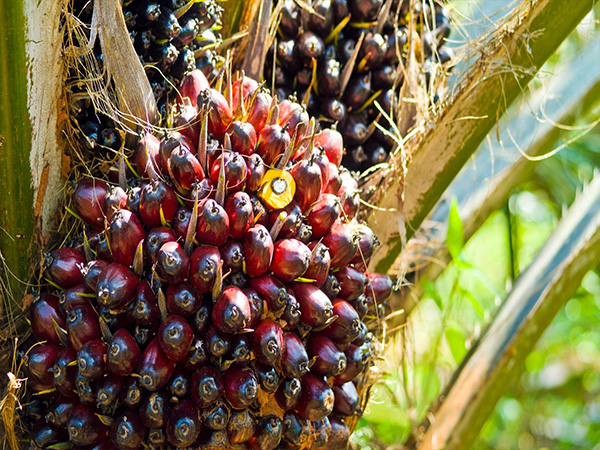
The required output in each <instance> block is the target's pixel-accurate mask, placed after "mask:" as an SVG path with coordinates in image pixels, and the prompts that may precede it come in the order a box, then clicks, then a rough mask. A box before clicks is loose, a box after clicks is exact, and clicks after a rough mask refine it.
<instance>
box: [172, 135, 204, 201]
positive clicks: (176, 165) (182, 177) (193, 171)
mask: <svg viewBox="0 0 600 450" xmlns="http://www.w3.org/2000/svg"><path fill="white" fill-rule="evenodd" d="M167 166H168V173H169V174H170V176H171V180H172V181H173V184H174V185H175V187H176V188H177V190H178V191H179V193H180V194H186V193H188V192H190V191H191V190H192V187H193V185H194V183H197V182H199V181H201V180H202V179H203V178H204V171H203V170H202V166H201V165H200V161H198V158H196V157H195V156H194V154H193V153H192V152H191V151H189V150H188V149H186V148H185V147H184V146H182V145H180V146H179V147H178V148H176V149H175V150H173V151H172V152H171V156H170V157H169V159H168V160H167Z"/></svg>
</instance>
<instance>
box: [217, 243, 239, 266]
mask: <svg viewBox="0 0 600 450" xmlns="http://www.w3.org/2000/svg"><path fill="white" fill-rule="evenodd" d="M219 253H221V258H223V272H227V271H229V270H231V271H232V272H233V273H236V272H239V271H240V270H242V266H243V262H244V253H243V250H242V245H241V244H240V242H239V241H234V240H233V239H227V242H225V243H224V244H223V245H221V246H220V247H219Z"/></svg>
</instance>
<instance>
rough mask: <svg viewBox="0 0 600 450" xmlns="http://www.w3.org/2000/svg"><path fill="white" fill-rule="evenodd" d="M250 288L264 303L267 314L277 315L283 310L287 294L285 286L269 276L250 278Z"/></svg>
mask: <svg viewBox="0 0 600 450" xmlns="http://www.w3.org/2000/svg"><path fill="white" fill-rule="evenodd" d="M250 287H251V288H252V289H254V290H255V291H256V292H257V293H258V295H259V296H260V297H261V298H262V299H263V300H265V301H266V303H267V308H268V310H269V312H271V313H273V314H275V315H278V314H281V312H282V310H283V309H284V308H285V306H286V303H287V299H288V293H287V290H286V288H285V285H284V284H283V283H282V282H281V281H279V280H278V279H276V278H273V277H272V276H270V275H262V276H260V277H256V278H250Z"/></svg>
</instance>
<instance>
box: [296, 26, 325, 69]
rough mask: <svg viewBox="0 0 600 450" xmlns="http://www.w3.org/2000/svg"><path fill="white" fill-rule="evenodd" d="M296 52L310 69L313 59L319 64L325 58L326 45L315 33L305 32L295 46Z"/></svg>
mask: <svg viewBox="0 0 600 450" xmlns="http://www.w3.org/2000/svg"><path fill="white" fill-rule="evenodd" d="M294 52H295V53H296V56H297V58H299V60H300V62H301V63H302V64H303V65H306V66H309V67H310V66H311V64H312V60H313V58H314V59H315V60H316V61H317V62H319V61H321V60H322V59H323V56H325V44H323V40H322V39H321V38H320V37H319V36H317V35H316V34H315V33H313V32H311V31H305V32H304V33H302V34H301V35H300V36H299V37H298V40H297V41H296V45H295V46H294Z"/></svg>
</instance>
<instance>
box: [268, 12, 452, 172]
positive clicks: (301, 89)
mask: <svg viewBox="0 0 600 450" xmlns="http://www.w3.org/2000/svg"><path fill="white" fill-rule="evenodd" d="M280 3H281V5H280V6H281V8H282V11H281V21H280V24H279V29H278V39H277V40H276V41H275V43H274V44H273V46H272V47H271V48H270V49H269V53H268V55H267V58H266V61H267V62H266V65H265V71H264V77H265V80H266V82H267V84H268V85H271V83H272V84H273V88H274V89H275V92H276V93H278V95H280V97H282V98H286V97H288V96H295V97H296V98H297V99H298V101H301V102H302V104H303V105H304V106H305V107H306V109H307V111H308V113H309V114H310V115H312V116H314V117H319V118H320V125H321V127H323V128H330V127H332V128H337V130H339V131H340V132H341V134H342V136H343V138H344V143H345V145H346V149H345V155H344V157H343V163H344V165H345V166H346V167H347V168H348V169H350V170H353V171H364V170H366V169H367V168H369V167H371V166H373V165H376V164H379V163H383V162H386V161H387V159H388V155H389V153H390V152H391V151H392V150H393V149H394V141H393V140H392V139H391V138H390V136H389V135H387V134H386V132H384V131H382V129H383V130H390V129H391V128H392V127H391V124H390V123H389V122H388V120H387V119H386V117H385V115H384V114H382V113H381V111H380V109H379V108H377V107H376V106H375V102H378V103H379V105H380V108H381V109H382V110H383V111H384V113H385V114H386V115H388V116H390V115H393V116H394V115H395V116H397V115H396V114H393V111H394V109H395V108H396V107H397V106H398V104H399V102H398V97H399V93H400V89H401V88H402V85H403V81H404V70H405V68H406V65H407V58H408V56H407V55H408V48H409V45H408V42H409V39H413V42H411V43H413V44H416V45H415V48H416V49H417V50H416V57H417V60H418V63H419V64H420V66H421V67H422V72H423V73H424V75H425V77H424V78H425V79H426V81H428V79H429V75H428V74H429V72H430V71H431V67H432V65H433V64H434V63H441V64H444V63H445V62H448V61H449V60H450V59H451V58H452V50H451V49H450V48H448V47H447V46H445V45H444V44H445V40H446V38H447V37H448V35H449V33H450V21H449V17H448V13H447V11H446V9H445V8H444V6H443V4H442V2H438V1H436V2H426V1H422V0H416V1H410V2H409V0H394V1H393V2H392V4H391V9H390V10H389V12H388V13H387V15H385V16H383V15H384V14H385V8H384V5H386V2H385V1H383V0H344V1H334V0H331V1H330V0H325V1H317V2H315V1H313V2H309V4H310V6H311V9H308V7H307V6H306V5H302V4H301V3H298V2H294V1H292V0H280ZM303 8H305V10H303ZM411 19H414V23H410V21H411ZM410 29H413V30H414V31H415V33H414V34H413V37H409V30H410ZM417 41H418V42H417ZM273 61H275V63H273ZM352 61H354V62H352ZM349 64H351V65H352V67H350V66H349ZM347 67H349V70H350V77H349V79H348V82H347V84H346V85H345V86H344V85H343V79H344V74H345V73H346V70H347V69H346V68H347ZM391 113H392V114H391ZM409 120H410V119H409ZM375 123H378V125H379V126H380V127H381V129H380V128H379V127H375V125H374V124H375ZM392 132H393V130H392ZM315 143H316V146H317V147H318V146H320V145H321V143H320V142H319V141H318V140H317V141H316V142H315ZM327 156H328V158H329V160H330V161H331V162H335V163H336V165H339V159H338V158H340V159H341V158H342V153H341V152H340V153H339V154H338V155H336V156H335V157H332V155H331V154H328V155H327Z"/></svg>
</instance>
